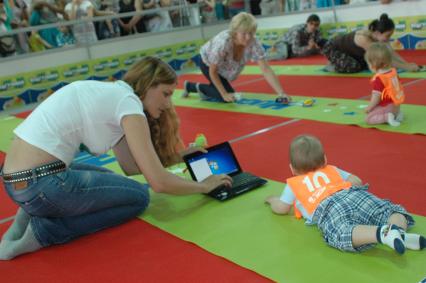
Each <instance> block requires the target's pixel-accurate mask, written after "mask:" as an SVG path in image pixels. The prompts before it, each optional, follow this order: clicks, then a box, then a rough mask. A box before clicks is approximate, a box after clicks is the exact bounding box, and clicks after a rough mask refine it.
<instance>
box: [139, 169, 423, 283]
mask: <svg viewBox="0 0 426 283" xmlns="http://www.w3.org/2000/svg"><path fill="white" fill-rule="evenodd" d="M136 179H139V180H140V181H141V180H142V178H139V177H138V178H136ZM283 186H284V184H282V183H278V182H274V181H269V183H268V184H267V185H266V186H264V187H261V188H259V189H256V190H254V191H252V192H250V193H247V194H245V195H242V196H240V197H238V198H235V199H232V200H229V201H227V202H223V203H221V202H218V201H216V200H213V199H210V198H209V197H206V196H203V195H191V196H181V197H176V196H168V195H164V194H155V193H153V194H152V195H151V198H152V199H151V204H150V206H149V208H148V210H147V211H146V212H145V213H144V214H142V215H141V219H143V220H145V221H147V222H149V223H151V224H153V225H155V226H157V227H158V228H160V229H162V230H164V231H167V232H169V233H171V234H173V235H175V236H177V237H179V238H181V239H183V240H186V241H189V242H192V243H195V244H197V245H198V246H200V247H202V248H203V249H206V250H207V251H209V252H211V253H213V254H216V255H219V256H222V257H224V258H226V259H228V260H230V261H232V262H235V263H236V264H238V265H241V266H243V267H246V268H248V269H251V270H254V271H256V272H257V273H259V274H262V275H264V276H266V277H268V278H270V279H272V280H274V281H279V282H301V283H306V282H347V283H349V282H354V283H359V282H374V283H381V282H386V283H389V282H419V281H420V280H421V279H422V278H423V277H424V276H426V273H425V268H424V267H425V262H426V252H424V251H423V252H419V251H407V253H406V254H405V255H403V256H400V255H397V254H396V253H395V252H394V251H392V250H390V249H389V248H387V247H383V246H380V247H377V248H375V249H372V250H369V251H367V252H365V253H362V254H354V253H346V252H341V251H338V250H336V249H333V248H331V247H329V246H327V245H326V244H325V243H324V242H323V240H322V237H321V235H320V233H319V231H318V229H317V228H316V227H309V226H306V225H304V223H303V221H299V220H296V219H295V218H294V217H292V216H279V215H275V214H273V213H272V212H271V211H270V208H269V207H268V206H267V205H265V204H264V203H263V200H264V199H265V198H266V197H267V196H268V195H270V194H280V193H281V190H282V188H283ZM415 219H416V221H417V225H416V226H415V228H414V229H413V230H412V231H415V232H418V233H423V234H426V218H425V217H422V216H415Z"/></svg>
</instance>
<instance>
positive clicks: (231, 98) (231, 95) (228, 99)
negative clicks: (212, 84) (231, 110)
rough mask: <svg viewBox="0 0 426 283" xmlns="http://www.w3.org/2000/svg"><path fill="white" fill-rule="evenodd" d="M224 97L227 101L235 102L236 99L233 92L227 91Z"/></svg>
mask: <svg viewBox="0 0 426 283" xmlns="http://www.w3.org/2000/svg"><path fill="white" fill-rule="evenodd" d="M222 98H223V100H225V101H226V102H234V101H235V96H234V94H232V93H228V92H227V93H225V94H222Z"/></svg>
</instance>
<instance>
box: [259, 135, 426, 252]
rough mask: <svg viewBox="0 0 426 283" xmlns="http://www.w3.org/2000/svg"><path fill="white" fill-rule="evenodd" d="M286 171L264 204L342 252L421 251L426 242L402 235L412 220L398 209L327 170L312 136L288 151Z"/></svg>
mask: <svg viewBox="0 0 426 283" xmlns="http://www.w3.org/2000/svg"><path fill="white" fill-rule="evenodd" d="M290 170H291V172H292V173H293V175H294V177H291V178H289V179H287V185H286V187H285V189H284V192H283V193H282V194H281V196H270V197H268V198H267V199H266V202H267V203H268V204H270V205H271V209H272V211H273V212H274V213H277V214H288V213H289V212H290V209H291V207H293V206H294V209H295V216H296V217H298V218H300V217H302V216H303V217H304V218H305V219H306V222H307V224H312V225H314V224H315V225H317V226H318V228H319V229H320V230H321V232H322V234H323V238H324V240H325V241H326V242H327V244H329V245H330V246H332V247H335V248H337V249H339V250H342V251H349V252H360V251H363V250H366V249H368V248H371V247H373V245H374V244H377V243H380V244H384V245H387V246H389V247H390V248H392V249H394V250H395V251H396V252H397V253H399V254H403V253H404V252H405V249H406V248H407V249H413V250H421V249H423V248H424V247H425V245H426V239H425V238H424V237H423V236H421V235H418V234H412V233H407V232H406V230H407V228H409V227H411V226H413V225H414V220H413V218H412V217H411V215H409V214H408V213H407V211H406V210H405V209H404V208H403V207H402V206H400V205H396V204H393V203H391V202H390V201H388V200H384V199H380V198H378V197H376V196H374V195H373V194H371V193H369V192H368V191H367V186H362V181H361V180H360V179H359V178H358V177H357V176H355V175H352V174H350V173H348V172H346V171H343V170H341V169H339V168H337V167H335V166H332V165H328V164H327V158H326V156H325V154H324V150H323V146H322V144H321V142H320V141H319V140H318V139H317V138H316V137H314V136H309V135H300V136H298V137H296V138H295V139H293V141H292V142H291V145H290Z"/></svg>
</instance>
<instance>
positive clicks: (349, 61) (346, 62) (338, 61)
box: [322, 40, 366, 73]
mask: <svg viewBox="0 0 426 283" xmlns="http://www.w3.org/2000/svg"><path fill="white" fill-rule="evenodd" d="M322 53H323V54H324V55H325V56H326V57H327V59H328V61H329V62H330V64H331V65H332V66H333V67H334V71H335V72H338V73H358V72H360V71H362V70H364V69H365V68H366V66H364V64H362V63H361V62H359V61H358V60H356V59H355V58H353V57H351V56H350V55H348V54H346V53H344V52H342V51H340V50H338V49H336V48H335V47H334V46H333V42H332V40H331V41H329V42H327V43H326V44H325V45H324V48H323V50H322Z"/></svg>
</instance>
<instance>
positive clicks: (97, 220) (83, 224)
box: [4, 163, 149, 247]
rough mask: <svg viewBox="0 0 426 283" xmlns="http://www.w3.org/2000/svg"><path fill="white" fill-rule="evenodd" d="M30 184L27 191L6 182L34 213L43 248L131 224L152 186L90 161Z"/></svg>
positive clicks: (145, 203) (11, 193)
mask: <svg viewBox="0 0 426 283" xmlns="http://www.w3.org/2000/svg"><path fill="white" fill-rule="evenodd" d="M28 182H29V185H28V187H27V188H25V189H22V190H15V189H14V188H13V187H12V186H11V185H10V184H7V183H5V184H4V185H5V188H6V191H7V193H8V194H9V196H10V197H11V198H12V199H13V200H14V201H15V202H16V203H17V204H18V205H19V206H21V207H22V208H23V209H24V210H25V211H26V212H27V213H28V214H29V215H31V220H30V224H31V227H32V229H33V231H34V233H35V236H36V238H37V240H38V241H39V242H40V244H41V245H42V246H43V247H47V246H50V245H53V244H62V243H66V242H68V241H70V240H72V239H74V238H77V237H79V236H83V235H87V234H90V233H94V232H96V231H99V230H102V229H105V228H109V227H112V226H115V225H118V224H121V223H123V222H126V221H128V220H130V219H132V218H134V217H136V216H137V215H139V214H140V213H142V212H143V211H144V210H145V209H146V207H147V206H148V203H149V192H148V187H149V186H148V185H146V184H141V183H139V182H137V181H134V180H132V179H130V178H127V177H124V176H121V175H118V174H115V173H114V172H112V171H109V170H108V169H105V168H102V167H98V166H93V165H88V164H81V163H77V164H71V165H70V167H69V168H67V169H66V171H63V172H60V173H57V174H54V175H49V176H45V177H41V178H38V179H36V180H30V181H28Z"/></svg>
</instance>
